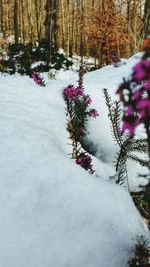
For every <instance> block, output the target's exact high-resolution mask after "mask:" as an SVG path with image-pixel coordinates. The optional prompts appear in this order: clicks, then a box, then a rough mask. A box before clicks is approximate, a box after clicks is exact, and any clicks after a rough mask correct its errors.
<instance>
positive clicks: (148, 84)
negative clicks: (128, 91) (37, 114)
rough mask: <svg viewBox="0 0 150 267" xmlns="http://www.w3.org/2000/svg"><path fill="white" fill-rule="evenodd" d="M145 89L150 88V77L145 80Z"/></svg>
mask: <svg viewBox="0 0 150 267" xmlns="http://www.w3.org/2000/svg"><path fill="white" fill-rule="evenodd" d="M144 87H145V89H146V90H150V79H149V80H147V81H146V82H145V86H144Z"/></svg>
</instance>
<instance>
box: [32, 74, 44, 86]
mask: <svg viewBox="0 0 150 267" xmlns="http://www.w3.org/2000/svg"><path fill="white" fill-rule="evenodd" d="M32 79H33V81H34V82H35V83H36V84H37V85H40V86H45V82H44V80H43V78H41V76H40V74H39V73H37V72H33V73H32Z"/></svg>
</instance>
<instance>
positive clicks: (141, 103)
mask: <svg viewBox="0 0 150 267" xmlns="http://www.w3.org/2000/svg"><path fill="white" fill-rule="evenodd" d="M149 56H150V55H149ZM117 93H118V94H119V96H120V100H121V102H122V103H123V106H124V110H123V118H122V120H123V125H122V133H124V132H125V131H128V132H129V134H130V136H131V137H133V136H134V134H135V129H136V127H137V126H138V125H140V124H143V125H144V127H145V130H146V134H147V140H148V145H149V156H150V57H147V58H145V57H144V58H143V59H141V61H140V62H139V63H137V64H136V65H135V66H134V67H133V73H132V76H131V79H130V80H128V81H125V80H124V82H123V83H122V84H121V85H120V87H119V88H118V90H117Z"/></svg>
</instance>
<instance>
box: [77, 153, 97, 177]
mask: <svg viewBox="0 0 150 267" xmlns="http://www.w3.org/2000/svg"><path fill="white" fill-rule="evenodd" d="M76 163H77V164H79V165H80V166H81V167H82V168H84V169H85V170H87V171H89V172H90V173H92V174H93V173H94V170H93V168H92V167H93V165H92V158H91V156H90V155H89V154H87V153H80V154H79V155H78V156H77V158H76Z"/></svg>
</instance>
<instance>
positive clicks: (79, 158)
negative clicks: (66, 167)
mask: <svg viewBox="0 0 150 267" xmlns="http://www.w3.org/2000/svg"><path fill="white" fill-rule="evenodd" d="M82 82H83V81H81V80H80V83H79V85H78V86H77V87H75V86H74V85H68V86H67V87H66V88H64V90H63V98H64V100H65V102H66V105H67V117H68V123H67V130H68V132H69V134H70V139H71V140H72V146H73V153H72V158H74V159H76V163H77V164H79V165H81V166H82V167H83V168H84V169H86V170H88V171H89V172H90V173H93V170H92V165H91V161H92V159H91V157H90V155H88V154H87V153H86V154H85V153H83V152H81V150H82V145H81V144H82V142H83V138H84V137H85V136H86V133H87V130H86V125H87V121H88V119H89V118H90V117H93V118H96V117H97V116H99V114H98V112H97V111H96V109H90V105H91V103H92V99H91V97H90V96H89V95H85V94H84V89H83V86H82Z"/></svg>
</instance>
